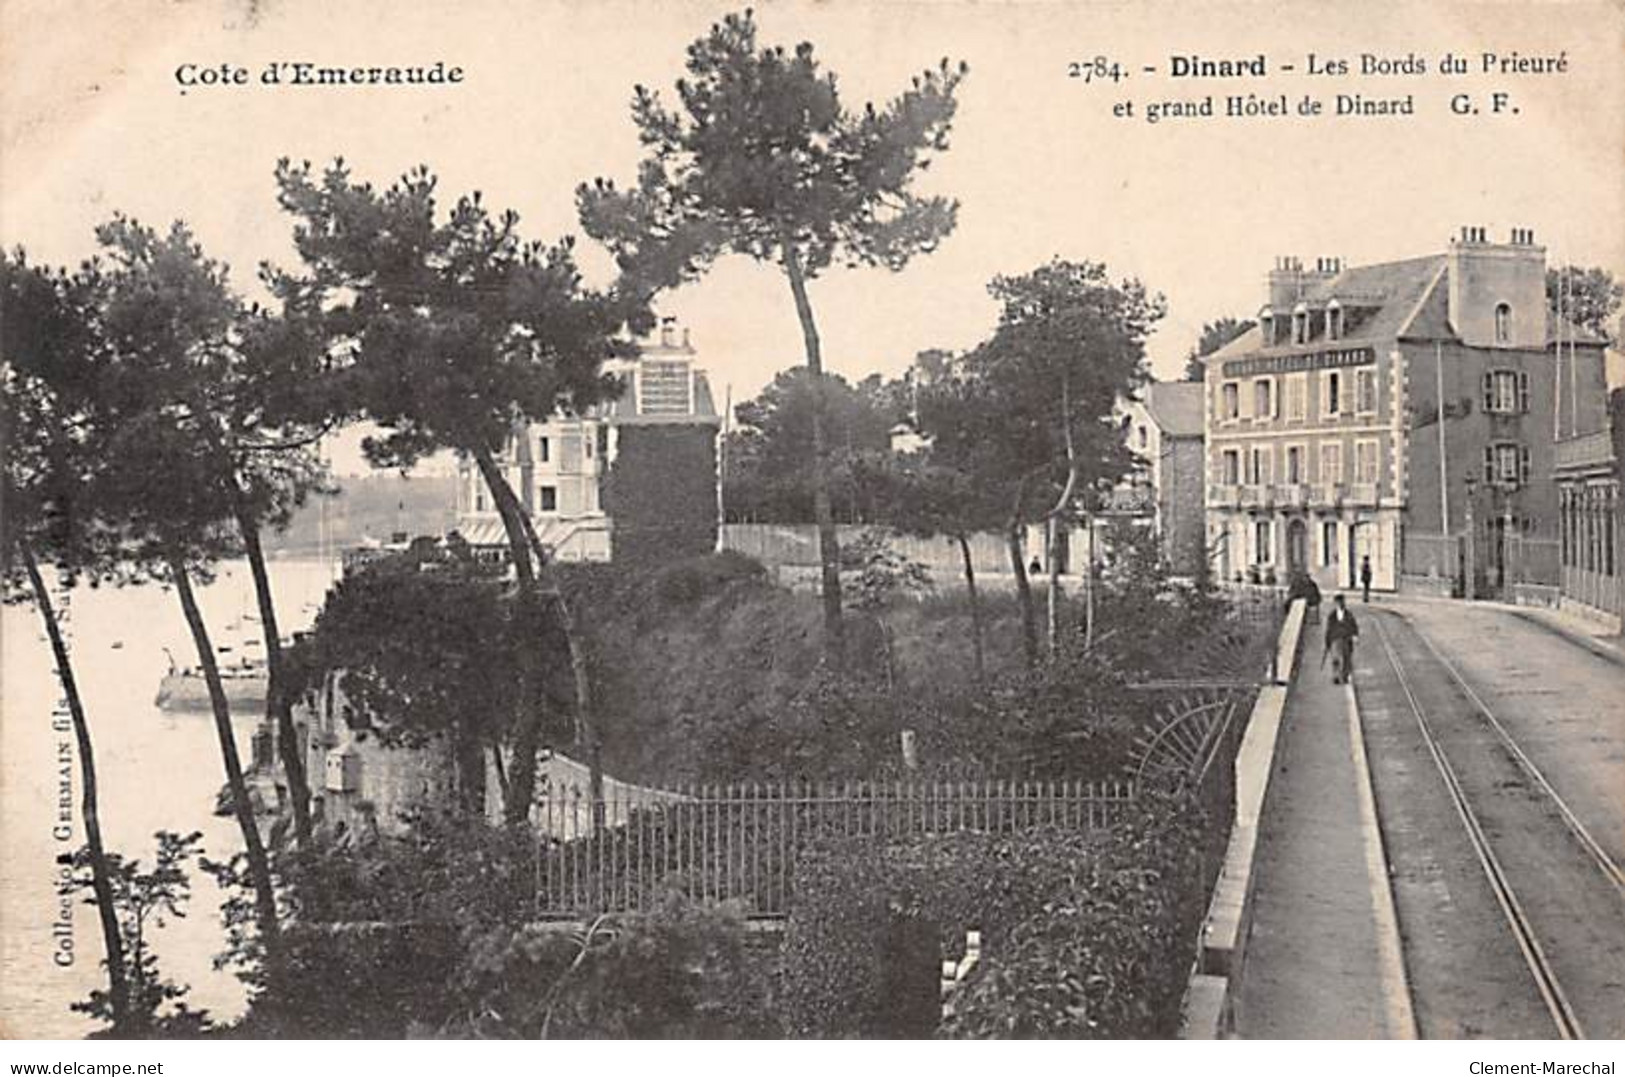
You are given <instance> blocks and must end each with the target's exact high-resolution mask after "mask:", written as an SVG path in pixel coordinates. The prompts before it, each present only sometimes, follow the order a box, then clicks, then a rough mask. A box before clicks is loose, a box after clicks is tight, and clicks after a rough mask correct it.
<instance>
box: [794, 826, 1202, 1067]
mask: <svg viewBox="0 0 1625 1077" xmlns="http://www.w3.org/2000/svg"><path fill="white" fill-rule="evenodd" d="M1202 833H1203V820H1202V819H1201V817H1200V816H1199V815H1196V814H1193V813H1192V809H1191V808H1190V807H1189V806H1188V805H1174V804H1162V805H1157V806H1154V807H1147V808H1146V809H1144V810H1143V811H1140V812H1138V813H1136V814H1135V815H1134V816H1133V817H1132V818H1131V819H1129V820H1127V821H1126V822H1124V823H1123V824H1120V825H1119V826H1116V827H1114V828H1112V829H1111V830H1105V831H1097V832H1094V833H1081V832H1078V831H1074V830H1059V829H1053V828H1045V829H1038V830H1031V831H1025V832H1021V833H1017V834H1011V835H990V834H980V833H969V832H966V833H960V834H953V835H947V836H943V837H937V838H928V839H922V840H919V841H917V842H912V843H908V844H905V845H891V846H878V845H871V844H862V843H841V844H838V845H830V846H826V847H824V848H822V849H819V850H816V851H808V852H807V853H804V854H803V856H802V858H801V861H800V864H799V865H798V870H797V882H796V888H797V889H796V893H797V899H796V906H795V909H794V911H793V913H792V916H791V919H790V922H789V925H788V927H787V930H786V933H785V940H784V950H783V970H782V985H781V988H780V997H781V1001H782V1004H783V1007H784V1013H785V1015H786V1025H787V1030H788V1031H789V1032H790V1033H791V1034H793V1035H800V1036H819V1037H825V1036H874V1035H885V1034H888V1032H890V1031H891V1030H892V1029H893V1028H895V1026H896V1024H897V1023H898V1018H899V1016H900V1015H901V1014H902V1013H903V1012H904V1011H906V1010H907V1009H908V1003H907V1002H906V1000H900V999H898V998H897V997H895V993H894V990H893V989H892V988H891V983H892V981H890V980H889V979H888V977H887V969H886V962H885V961H884V960H883V955H884V952H885V951H884V944H883V940H884V939H886V938H887V937H888V935H895V934H896V933H898V932H900V931H901V932H904V933H905V934H906V931H907V927H906V925H907V924H908V922H909V921H913V922H914V923H916V924H919V925H924V926H926V927H928V928H929V929H930V930H931V931H932V932H934V933H935V935H936V941H937V943H938V944H939V945H940V947H941V951H940V952H941V953H942V954H945V955H952V956H957V955H958V953H959V952H960V950H961V948H962V946H963V943H964V938H965V932H967V931H969V930H979V931H981V932H982V938H983V958H982V965H981V966H980V968H979V969H978V970H977V971H976V972H975V973H974V975H973V976H972V977H971V979H970V980H969V981H968V982H967V984H966V986H965V987H964V988H963V989H962V993H961V994H960V996H959V997H958V999H957V1000H956V1012H955V1014H954V1017H953V1018H952V1020H951V1021H950V1022H949V1023H948V1024H947V1025H946V1026H945V1027H944V1028H943V1029H942V1030H941V1032H942V1033H943V1034H945V1035H950V1036H964V1037H991V1036H1002V1037H1011V1036H1056V1037H1064V1036H1077V1037H1129V1036H1140V1037H1144V1036H1168V1035H1172V1034H1173V1033H1174V1031H1175V1030H1176V1028H1177V1024H1178V1020H1179V1004H1180V998H1181V995H1182V992H1183V989H1184V984H1185V979H1186V976H1187V974H1188V973H1189V971H1190V966H1191V961H1192V959H1193V956H1194V954H1193V947H1194V944H1195V939H1196V932H1197V927H1198V925H1199V923H1200V921H1201V916H1202V910H1203V908H1204V906H1205V903H1206V900H1207V895H1206V892H1205V886H1204V880H1203V871H1202V868H1201V856H1200V849H1201V836H1202ZM933 998H934V996H933Z"/></svg>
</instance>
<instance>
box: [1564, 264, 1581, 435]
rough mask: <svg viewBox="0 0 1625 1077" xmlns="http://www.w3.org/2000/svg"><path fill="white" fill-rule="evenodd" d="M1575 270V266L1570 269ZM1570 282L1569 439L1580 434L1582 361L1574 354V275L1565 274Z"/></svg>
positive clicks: (1576, 332) (1577, 327) (1568, 319)
mask: <svg viewBox="0 0 1625 1077" xmlns="http://www.w3.org/2000/svg"><path fill="white" fill-rule="evenodd" d="M1569 268H1570V269H1573V268H1574V267H1573V266H1570V267H1569ZM1565 276H1566V277H1567V278H1568V282H1569V316H1568V318H1567V319H1566V320H1567V321H1568V323H1569V437H1571V438H1572V437H1575V436H1577V435H1578V434H1579V433H1580V365H1579V364H1580V361H1579V358H1578V357H1577V356H1576V355H1575V354H1574V348H1575V344H1576V341H1575V336H1576V335H1577V334H1578V333H1579V331H1580V327H1579V324H1578V323H1577V322H1576V321H1575V318H1574V275H1573V274H1572V273H1568V274H1565Z"/></svg>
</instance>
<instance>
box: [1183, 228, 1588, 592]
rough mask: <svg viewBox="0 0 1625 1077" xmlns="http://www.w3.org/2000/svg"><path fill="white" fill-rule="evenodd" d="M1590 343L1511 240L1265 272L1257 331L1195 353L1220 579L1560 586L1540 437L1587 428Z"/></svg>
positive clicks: (1484, 238)
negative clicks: (1552, 305) (1366, 577)
mask: <svg viewBox="0 0 1625 1077" xmlns="http://www.w3.org/2000/svg"><path fill="white" fill-rule="evenodd" d="M1603 343H1604V342H1603V341H1602V340H1601V339H1600V338H1597V337H1595V336H1592V335H1590V334H1587V333H1585V332H1583V331H1578V330H1575V329H1574V328H1573V327H1572V326H1570V325H1569V324H1567V323H1566V322H1562V321H1560V320H1559V319H1557V318H1556V317H1555V316H1553V315H1552V314H1551V313H1550V312H1549V310H1548V307H1547V301H1546V254H1545V249H1544V248H1543V247H1540V246H1538V245H1537V244H1536V242H1535V237H1534V234H1533V233H1532V232H1530V231H1528V230H1526V229H1513V230H1512V232H1511V235H1510V236H1509V238H1508V241H1507V242H1505V243H1494V242H1491V241H1490V240H1489V238H1488V235H1487V233H1486V230H1485V229H1483V228H1477V227H1470V228H1464V229H1462V231H1461V234H1460V235H1459V236H1458V238H1456V239H1455V240H1453V241H1452V242H1451V243H1450V244H1449V246H1448V249H1447V250H1446V251H1445V252H1444V253H1442V254H1434V255H1428V256H1425V257H1420V258H1412V259H1407V260H1403V261H1396V262H1386V263H1381V264H1376V265H1369V266H1360V267H1352V268H1350V267H1345V266H1343V265H1342V263H1341V262H1340V261H1339V260H1336V259H1328V258H1322V259H1320V260H1318V261H1317V262H1315V263H1314V265H1313V268H1307V267H1305V265H1304V264H1303V263H1302V262H1301V261H1300V260H1298V259H1296V258H1282V259H1278V260H1277V263H1276V266H1275V268H1274V270H1272V271H1271V272H1270V274H1269V277H1268V294H1267V296H1266V299H1265V303H1264V305H1263V307H1262V309H1261V310H1260V311H1259V314H1258V320H1257V325H1256V326H1255V327H1254V328H1252V329H1250V330H1249V331H1248V332H1246V333H1244V334H1243V335H1242V336H1241V337H1239V338H1238V339H1236V340H1235V341H1233V342H1231V343H1230V344H1229V345H1227V346H1225V347H1224V348H1221V349H1220V350H1219V351H1217V352H1215V353H1213V354H1212V355H1210V356H1208V357H1207V358H1206V360H1205V363H1206V376H1205V379H1204V390H1205V402H1204V403H1205V422H1206V433H1207V437H1206V452H1207V480H1208V481H1207V497H1206V518H1207V542H1208V551H1209V556H1210V558H1211V563H1212V565H1213V569H1214V572H1215V574H1216V576H1217V578H1219V579H1220V580H1224V581H1228V582H1235V581H1242V580H1253V581H1260V582H1264V581H1270V580H1275V581H1279V582H1284V581H1285V580H1286V579H1288V578H1290V576H1291V575H1292V574H1293V573H1294V572H1297V571H1300V570H1301V571H1304V572H1307V573H1308V574H1309V575H1310V576H1312V577H1313V578H1314V579H1315V580H1316V581H1317V582H1318V583H1319V584H1320V586H1321V587H1322V588H1326V589H1339V588H1351V587H1356V586H1358V585H1359V582H1360V575H1361V568H1362V566H1363V565H1364V564H1365V563H1367V562H1369V564H1370V567H1371V576H1372V586H1373V587H1374V588H1375V589H1378V590H1396V589H1399V588H1401V587H1403V588H1406V589H1414V590H1426V591H1431V592H1435V593H1443V594H1449V593H1457V594H1460V593H1465V592H1467V590H1468V579H1467V577H1468V574H1469V573H1471V575H1472V585H1473V586H1472V592H1473V593H1476V594H1479V595H1486V594H1493V593H1500V594H1504V595H1506V596H1508V597H1511V596H1512V595H1513V594H1514V593H1515V592H1516V591H1518V590H1519V589H1520V588H1534V589H1539V588H1549V589H1552V590H1553V592H1554V594H1555V588H1556V585H1557V584H1558V581H1559V575H1560V531H1559V528H1560V522H1559V510H1558V498H1557V490H1556V485H1555V483H1554V481H1553V477H1552V465H1553V446H1554V443H1555V442H1556V440H1557V439H1559V438H1561V437H1566V436H1573V435H1574V434H1575V433H1581V432H1586V431H1590V430H1598V429H1602V427H1603V422H1604V418H1603V413H1604V410H1605V397H1606V390H1605V387H1604V376H1603V359H1602V346H1603Z"/></svg>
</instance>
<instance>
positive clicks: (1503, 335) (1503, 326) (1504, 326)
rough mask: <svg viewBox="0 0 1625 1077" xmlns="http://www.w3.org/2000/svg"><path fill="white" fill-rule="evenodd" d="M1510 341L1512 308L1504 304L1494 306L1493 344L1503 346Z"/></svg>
mask: <svg viewBox="0 0 1625 1077" xmlns="http://www.w3.org/2000/svg"><path fill="white" fill-rule="evenodd" d="M1511 339H1512V308H1511V307H1510V306H1508V305H1507V304H1505V303H1497V304H1496V306H1495V343H1497V344H1505V343H1507V342H1508V341H1510V340H1511Z"/></svg>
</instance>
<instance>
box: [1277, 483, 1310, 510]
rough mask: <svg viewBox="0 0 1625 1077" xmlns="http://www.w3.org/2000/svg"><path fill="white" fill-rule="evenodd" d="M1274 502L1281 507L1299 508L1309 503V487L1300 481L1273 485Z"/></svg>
mask: <svg viewBox="0 0 1625 1077" xmlns="http://www.w3.org/2000/svg"><path fill="white" fill-rule="evenodd" d="M1275 503H1276V504H1277V505H1280V506H1281V507H1282V508H1288V509H1301V508H1303V507H1304V506H1305V505H1306V504H1308V503H1309V488H1308V487H1307V486H1305V485H1304V484H1303V483H1301V482H1289V483H1283V484H1281V485H1278V486H1276V487H1275Z"/></svg>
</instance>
